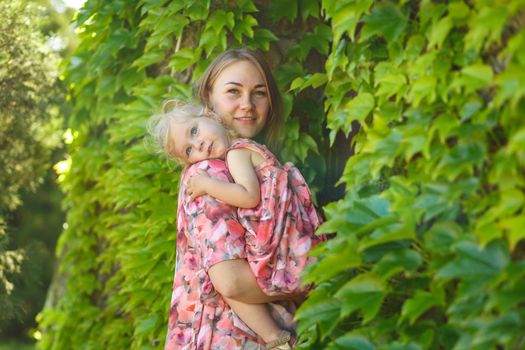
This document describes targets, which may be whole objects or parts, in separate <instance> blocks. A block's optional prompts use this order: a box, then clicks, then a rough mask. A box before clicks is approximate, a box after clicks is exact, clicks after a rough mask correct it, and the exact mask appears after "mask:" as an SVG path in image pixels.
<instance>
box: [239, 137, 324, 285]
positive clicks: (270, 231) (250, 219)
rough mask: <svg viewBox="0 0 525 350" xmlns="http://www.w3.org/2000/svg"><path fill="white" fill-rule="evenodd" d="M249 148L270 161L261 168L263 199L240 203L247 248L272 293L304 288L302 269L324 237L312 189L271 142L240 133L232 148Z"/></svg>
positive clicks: (260, 281) (258, 171) (254, 268)
mask: <svg viewBox="0 0 525 350" xmlns="http://www.w3.org/2000/svg"><path fill="white" fill-rule="evenodd" d="M239 148H247V149H250V150H252V151H254V152H257V153H259V154H260V155H261V156H262V157H263V159H264V162H263V163H261V164H259V165H258V166H257V167H256V168H255V172H256V174H257V178H258V179H259V185H260V189H261V191H260V193H261V201H260V203H259V205H258V206H257V207H255V208H250V209H245V208H239V209H238V217H239V221H240V222H241V224H242V225H243V226H244V228H245V229H246V253H247V259H248V262H249V263H250V267H251V269H252V271H253V272H254V275H255V277H256V279H257V283H258V284H259V286H260V287H261V289H262V290H263V291H264V292H265V293H266V294H268V295H282V294H289V293H293V292H297V291H300V290H301V289H302V287H301V282H300V273H301V272H302V271H303V270H304V269H305V267H306V266H307V265H309V264H311V263H312V262H313V261H314V260H313V259H314V258H313V257H309V256H308V255H307V254H308V252H309V251H310V250H311V249H312V248H313V247H314V246H315V245H316V244H317V243H319V242H320V241H321V240H324V238H323V237H320V236H317V235H316V234H315V231H316V229H317V228H318V227H319V225H320V223H321V221H320V217H319V215H318V213H317V211H316V210H315V208H314V206H313V204H312V199H311V194H310V190H309V188H308V185H307V184H306V181H305V180H304V178H303V176H302V175H301V173H300V172H299V170H298V169H297V168H296V167H295V166H294V165H293V164H292V163H286V164H284V165H281V164H280V163H279V161H278V160H277V158H276V157H275V156H274V155H273V154H272V153H271V152H270V151H269V150H268V149H267V148H266V146H264V145H261V144H258V143H257V142H255V141H253V140H250V139H243V138H241V139H238V140H236V141H235V142H234V143H233V144H232V145H231V146H230V148H229V150H232V149H239Z"/></svg>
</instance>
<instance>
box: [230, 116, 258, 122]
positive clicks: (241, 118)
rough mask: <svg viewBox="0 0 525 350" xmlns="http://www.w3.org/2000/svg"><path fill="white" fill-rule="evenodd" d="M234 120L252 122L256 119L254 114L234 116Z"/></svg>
mask: <svg viewBox="0 0 525 350" xmlns="http://www.w3.org/2000/svg"><path fill="white" fill-rule="evenodd" d="M235 120H236V121H238V122H240V123H253V122H255V121H256V120H257V117H255V116H249V117H237V118H235Z"/></svg>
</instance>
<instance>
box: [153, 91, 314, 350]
mask: <svg viewBox="0 0 525 350" xmlns="http://www.w3.org/2000/svg"><path fill="white" fill-rule="evenodd" d="M163 112H164V113H163V114H161V115H160V116H157V117H155V118H154V127H153V128H154V129H157V130H164V132H163V133H159V132H155V130H153V134H154V135H155V136H156V138H157V141H158V142H159V143H160V145H161V146H162V148H163V149H164V150H165V152H166V153H167V154H168V156H170V157H172V158H175V159H177V160H179V161H181V162H183V163H185V164H193V163H196V162H199V161H202V160H207V159H213V158H218V159H223V160H225V161H226V163H227V166H228V169H229V171H230V174H231V176H232V178H233V180H234V181H235V182H233V183H230V182H224V181H220V180H217V179H214V178H211V177H209V176H208V175H207V173H206V172H204V171H201V172H200V173H199V174H198V175H196V176H193V177H192V178H191V179H189V180H188V185H187V192H188V194H189V195H190V196H191V198H192V199H196V200H199V199H198V197H199V196H201V195H205V194H207V195H210V196H212V197H215V198H216V199H218V200H221V201H223V202H225V203H227V204H229V205H232V206H235V207H238V208H239V210H238V217H239V221H240V222H241V224H242V225H243V226H244V227H245V229H246V238H245V239H246V250H247V256H248V258H247V260H248V262H249V264H250V267H251V269H252V271H253V273H254V275H255V277H256V280H257V283H258V284H259V286H260V287H261V289H262V290H263V291H264V292H265V293H266V294H268V295H282V294H291V293H300V292H305V291H306V289H305V288H303V287H301V285H300V272H301V271H302V270H304V268H305V267H306V266H307V265H308V264H310V263H312V259H313V258H311V257H308V256H307V253H308V252H309V251H310V250H311V248H312V247H313V246H315V245H316V244H317V243H318V242H319V241H320V240H321V238H320V237H318V236H316V235H315V230H316V229H317V227H318V226H319V224H320V220H319V217H318V215H317V212H316V211H315V208H314V207H313V205H312V202H311V195H310V191H309V189H308V186H307V184H306V182H305V180H304V179H303V177H302V176H301V174H300V172H299V171H298V170H297V168H296V167H295V166H293V165H292V164H291V163H286V164H284V165H281V164H280V163H279V161H278V160H277V158H276V157H275V156H274V155H273V154H272V153H270V152H269V151H268V149H267V148H266V147H265V146H263V145H260V144H258V143H256V142H255V141H252V140H250V139H244V138H238V137H236V135H235V134H234V133H233V131H232V130H229V129H226V128H225V127H224V126H223V125H222V123H221V122H220V119H219V118H218V117H217V116H215V115H213V114H210V113H207V114H203V113H202V108H200V107H198V106H195V105H192V104H186V103H182V102H180V101H174V100H172V101H168V102H167V103H165V105H164V107H163ZM225 301H226V302H227V303H228V304H229V305H230V306H231V307H232V309H233V310H234V311H235V313H236V314H237V315H238V316H239V317H240V318H241V319H242V320H243V321H244V322H245V323H246V324H247V325H248V326H249V327H250V328H251V329H253V330H254V331H255V332H256V333H257V334H258V335H259V336H261V337H262V338H263V340H264V341H266V342H267V343H268V344H267V346H268V348H269V349H270V348H275V349H287V348H289V347H286V346H288V345H287V344H283V345H281V346H283V347H279V346H275V347H272V346H274V345H275V344H278V343H279V341H275V340H276V339H275V334H276V331H278V328H277V325H276V324H275V322H274V320H273V319H272V317H271V315H270V312H269V310H268V308H267V307H266V305H264V304H246V303H243V302H239V301H236V300H233V299H226V298H225ZM281 336H284V338H286V334H285V333H281Z"/></svg>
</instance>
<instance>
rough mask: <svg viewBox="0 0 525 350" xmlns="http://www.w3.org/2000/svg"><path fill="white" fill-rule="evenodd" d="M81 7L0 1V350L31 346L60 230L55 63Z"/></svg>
mask: <svg viewBox="0 0 525 350" xmlns="http://www.w3.org/2000/svg"><path fill="white" fill-rule="evenodd" d="M82 2H83V1H72V0H69V1H62V0H26V1H19V0H16V1H12V0H0V90H1V91H2V94H1V96H0V108H1V109H0V140H1V141H0V168H1V169H0V188H1V191H0V310H1V312H0V350H4V349H17V350H25V349H32V348H34V341H35V340H36V338H38V332H36V321H35V316H36V314H37V313H38V312H39V311H40V310H41V309H42V307H43V305H44V302H45V298H46V292H47V289H48V287H49V284H50V282H51V278H52V275H53V268H54V265H55V257H54V251H55V245H56V241H57V238H58V235H59V234H60V232H61V231H62V229H63V228H62V227H63V223H64V214H63V211H62V209H61V201H62V194H61V192H60V190H59V189H58V187H57V184H56V174H55V173H54V171H53V169H52V165H53V164H55V163H57V162H58V161H59V160H62V159H64V152H65V151H64V147H63V142H62V135H63V134H64V130H63V125H64V122H65V120H64V118H67V116H68V114H69V111H70V106H69V105H68V102H67V101H66V99H65V92H64V91H65V86H63V83H62V82H61V80H60V62H61V60H62V59H63V58H65V57H67V56H68V55H69V54H71V52H72V51H73V49H74V47H75V46H76V37H75V32H74V28H73V26H72V24H71V23H72V22H71V21H72V18H73V16H74V15H75V12H76V8H78V7H79V6H80V5H81V4H82Z"/></svg>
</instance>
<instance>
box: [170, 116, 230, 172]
mask: <svg viewBox="0 0 525 350" xmlns="http://www.w3.org/2000/svg"><path fill="white" fill-rule="evenodd" d="M170 137H171V144H172V145H173V146H172V153H173V155H175V156H176V157H178V158H180V159H182V160H183V161H184V162H186V163H188V164H193V163H196V162H198V161H201V160H205V159H212V158H220V159H224V156H225V155H226V150H227V149H228V147H230V139H229V137H228V133H227V131H226V129H225V128H224V127H223V126H222V125H221V124H220V123H219V122H217V121H216V120H214V119H211V118H208V117H198V118H192V119H188V120H186V121H184V122H182V123H174V124H173V125H172V131H171V135H170Z"/></svg>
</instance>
